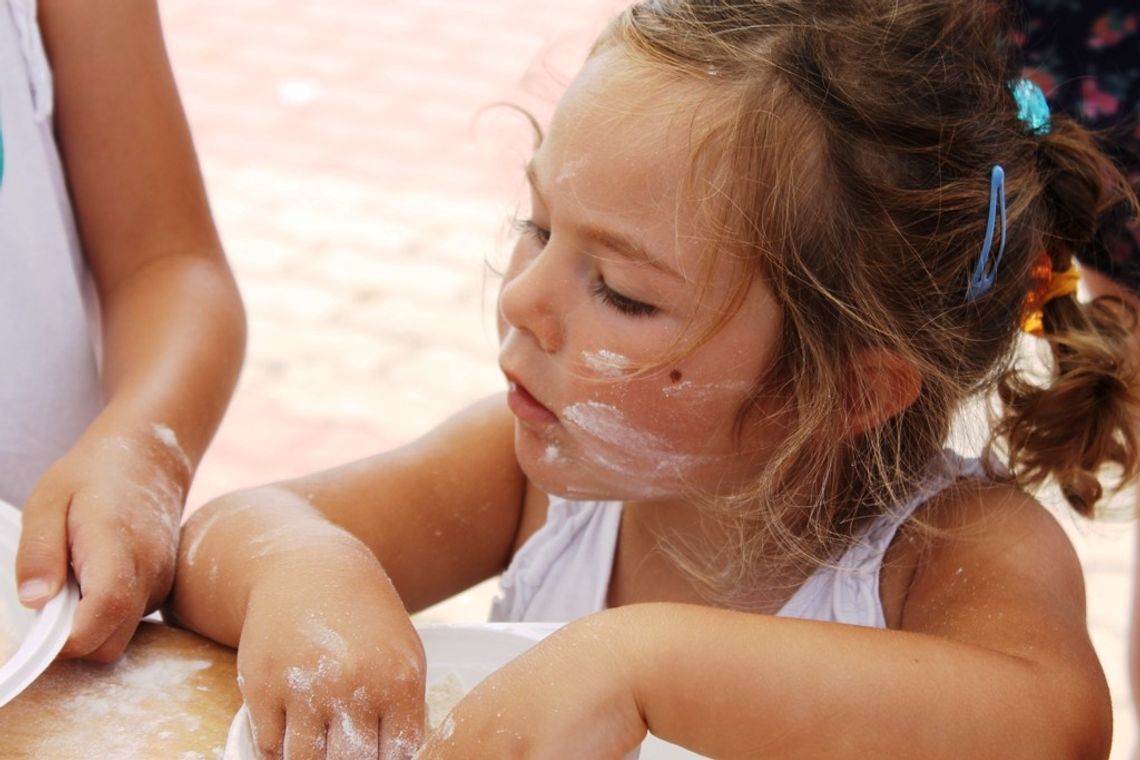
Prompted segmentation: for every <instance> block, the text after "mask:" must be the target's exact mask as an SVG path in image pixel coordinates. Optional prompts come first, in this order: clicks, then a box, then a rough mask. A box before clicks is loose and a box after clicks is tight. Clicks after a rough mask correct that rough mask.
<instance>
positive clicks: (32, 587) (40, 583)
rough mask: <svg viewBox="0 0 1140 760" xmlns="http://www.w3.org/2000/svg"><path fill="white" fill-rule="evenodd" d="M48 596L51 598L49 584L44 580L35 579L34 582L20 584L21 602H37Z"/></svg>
mask: <svg viewBox="0 0 1140 760" xmlns="http://www.w3.org/2000/svg"><path fill="white" fill-rule="evenodd" d="M49 596H51V584H50V583H48V582H47V581H45V580H40V579H39V578H36V579H35V580H30V581H24V582H23V583H21V584H20V601H21V602H24V603H27V602H38V601H40V600H41V599H46V598H47V597H49Z"/></svg>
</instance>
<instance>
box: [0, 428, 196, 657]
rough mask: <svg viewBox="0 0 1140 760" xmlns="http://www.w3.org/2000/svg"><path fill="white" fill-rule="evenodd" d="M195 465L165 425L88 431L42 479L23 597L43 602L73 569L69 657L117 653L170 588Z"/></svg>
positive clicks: (32, 514)
mask: <svg viewBox="0 0 1140 760" xmlns="http://www.w3.org/2000/svg"><path fill="white" fill-rule="evenodd" d="M189 479H190V462H189V461H188V460H187V459H186V456H185V455H184V454H183V453H182V451H181V449H180V448H178V445H177V442H176V441H175V440H174V437H173V434H172V433H171V432H170V431H169V429H167V428H162V427H159V426H155V428H154V429H153V430H151V431H146V432H142V433H139V434H137V435H133V436H108V437H100V436H85V437H84V438H82V439H80V441H79V442H78V443H76V445H75V446H74V447H73V448H72V449H71V450H70V451H69V452H68V453H67V454H65V455H64V456H63V458H61V459H59V460H58V461H57V462H56V463H55V464H53V465H52V466H51V467H50V468H49V469H48V470H47V472H46V473H44V475H43V477H42V478H41V479H40V481H39V482H38V483H37V484H36V487H35V489H34V490H33V491H32V493H31V495H30V496H29V497H28V501H27V503H26V504H25V505H24V511H23V530H22V533H21V535H20V546H19V550H18V552H17V556H16V577H17V580H18V586H19V594H20V600H21V601H22V602H23V603H24V604H25V605H27V606H29V607H33V608H40V607H43V605H45V604H47V602H48V601H49V600H50V599H51V598H52V597H54V596H55V595H56V593H58V592H59V590H60V588H62V586H63V584H64V583H65V582H66V580H67V573H68V568H69V567H70V568H71V570H72V571H74V573H75V578H76V581H77V582H78V583H79V590H80V594H81V599H80V602H79V606H78V608H77V609H76V612H75V624H74V627H73V629H72V632H71V636H70V638H69V639H68V640H67V643H66V644H65V645H64V648H63V651H62V655H63V656H65V657H88V658H90V659H93V660H99V661H104V662H105V661H110V660H113V659H115V658H116V657H118V656H119V655H120V654H121V653H122V651H123V649H124V648H125V647H126V645H127V643H128V642H129V641H130V640H131V636H133V635H134V632H135V629H136V628H137V627H138V623H139V619H140V618H141V617H142V616H143V615H145V614H146V613H148V612H150V611H151V610H154V609H155V608H157V606H158V605H159V603H161V601H162V600H163V598H165V597H166V595H167V594H168V593H169V592H170V587H171V583H172V581H173V578H174V565H175V560H176V557H177V549H178V525H179V521H180V518H181V515H182V505H183V501H184V499H185V495H186V494H185V488H186V484H187V483H188V482H189Z"/></svg>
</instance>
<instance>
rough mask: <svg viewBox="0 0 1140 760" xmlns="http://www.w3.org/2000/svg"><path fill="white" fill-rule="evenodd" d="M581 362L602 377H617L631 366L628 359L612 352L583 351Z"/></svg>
mask: <svg viewBox="0 0 1140 760" xmlns="http://www.w3.org/2000/svg"><path fill="white" fill-rule="evenodd" d="M582 361H583V362H584V363H585V365H586V366H587V367H589V368H590V369H592V370H593V371H594V372H596V373H598V374H599V375H601V376H603V377H619V376H621V375H622V374H624V373H625V372H626V371H627V370H629V368H630V367H631V366H632V365H631V364H630V361H629V359H628V358H626V357H624V356H622V355H621V354H619V353H615V352H613V351H605V350H602V351H583V352H582Z"/></svg>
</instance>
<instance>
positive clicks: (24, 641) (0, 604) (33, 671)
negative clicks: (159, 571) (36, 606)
mask: <svg viewBox="0 0 1140 760" xmlns="http://www.w3.org/2000/svg"><path fill="white" fill-rule="evenodd" d="M19 541H20V513H19V511H18V510H17V509H16V508H15V507H13V506H12V505H10V504H7V503H5V502H3V501H0V638H3V639H7V638H8V637H12V639H13V640H14V642H18V645H17V647H16V650H15V652H13V653H12V654H11V656H10V657H9V658H8V659H7V660H6V661H5V662H3V663H0V707H2V706H3V705H5V704H7V703H8V702H9V701H11V700H12V699H13V698H14V697H15V696H16V695H17V694H19V693H20V692H22V691H23V690H24V689H26V688H27V687H28V685H29V684H31V683H32V681H34V680H36V677H37V676H39V674H40V673H43V672H44V671H45V670H47V667H48V666H49V665H51V663H52V661H53V660H54V659H55V656H56V655H57V654H59V650H60V649H62V648H63V644H64V642H66V641H67V637H68V636H69V635H71V624H72V620H73V619H74V617H75V605H77V604H78V603H79V590H78V589H77V588H76V587H75V583H74V582H72V581H70V580H69V581H68V582H67V584H66V585H65V586H64V588H63V589H62V590H61V591H60V592H59V593H58V594H56V595H55V598H54V599H52V600H51V601H50V602H48V603H47V604H46V605H44V607H43V608H42V609H40V610H30V609H28V608H27V607H24V606H23V605H22V604H20V599H19V597H18V596H17V594H16V548H17V546H19ZM6 648H7V647H5V649H6Z"/></svg>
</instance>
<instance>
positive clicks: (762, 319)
mask: <svg viewBox="0 0 1140 760" xmlns="http://www.w3.org/2000/svg"><path fill="white" fill-rule="evenodd" d="M692 88H693V89H691V90H689V91H686V90H685V89H683V88H682V87H680V86H672V87H669V88H668V89H667V88H666V87H665V86H663V85H662V83H661V82H660V81H647V80H646V75H645V73H644V71H643V70H641V69H638V68H635V67H633V66H631V65H630V63H629V61H628V60H627V59H626V58H624V57H623V55H622V54H621V53H620V52H619V51H607V52H604V53H601V54H599V55H597V56H595V57H594V58H593V59H591V61H590V62H589V63H588V64H587V65H586V67H585V68H584V69H583V71H582V73H581V74H580V75H579V76H578V77H577V79H576V80H575V81H574V82H573V83H572V84H571V86H570V88H569V90H568V91H567V92H566V94H565V96H564V97H563V98H562V101H561V102H560V104H559V106H558V109H557V111H556V113H555V115H554V118H553V121H552V123H551V126H550V130H549V133H548V134H547V135H546V138H545V139H544V141H543V143H542V146H541V147H540V148H539V150H538V151H537V152H536V153H535V155H534V158H533V160H532V161H531V164H530V166H529V167H528V172H527V175H528V178H529V181H530V186H531V199H532V212H531V213H532V216H531V218H530V220H528V221H526V222H523V223H522V227H523V230H522V235H521V237H520V239H519V241H518V243H517V244H516V246H515V248H514V251H513V253H512V255H511V260H510V264H509V266H508V268H507V271H506V274H505V277H504V281H503V285H502V289H501V291H500V296H499V309H500V314H501V317H502V325H503V335H502V342H501V349H500V359H499V363H500V365H501V367H502V370H503V372H504V373H505V374H506V376H507V380H508V382H509V384H510V386H509V387H510V390H509V395H508V403H509V405H510V408H511V410H512V411H513V412H514V414H515V417H516V425H515V448H516V452H517V455H518V459H519V462H520V464H521V466H522V468H523V471H524V472H525V473H526V474H527V476H528V478H529V479H530V480H531V482H532V483H534V484H535V485H536V486H537V487H539V488H541V489H542V490H544V491H546V492H547V493H553V494H557V495H561V496H566V497H570V498H578V499H582V498H596V499H620V500H659V499H667V498H671V497H674V496H680V495H682V494H684V493H686V492H687V491H688V490H689V489H692V488H697V489H700V490H703V491H714V490H718V489H723V487H725V486H732V485H734V484H738V483H740V482H741V481H742V480H744V479H745V478H746V477H748V476H749V475H751V474H754V473H755V472H756V471H757V470H758V468H759V463H762V462H763V458H764V456H765V451H769V450H770V449H771V446H772V445H774V442H775V441H776V440H777V430H776V429H775V426H774V425H773V424H770V423H769V424H766V422H765V418H766V417H767V415H764V414H750V415H749V416H748V418H747V421H746V424H745V427H744V428H743V430H742V431H737V429H736V426H735V425H736V421H737V416H738V413H739V411H740V409H741V407H742V405H743V404H744V402H745V400H746V398H747V397H748V395H749V392H750V391H751V390H752V389H753V388H754V387H755V384H756V382H757V380H758V379H759V378H760V377H761V375H762V374H763V372H764V370H765V369H766V368H767V367H768V365H769V363H770V361H771V355H772V353H773V349H774V346H775V344H776V340H777V335H778V333H779V329H780V316H781V315H780V310H779V308H778V306H777V304H776V302H775V300H774V298H773V296H772V294H771V292H770V290H769V289H768V288H767V286H766V285H765V283H764V282H763V281H762V278H759V277H757V278H754V280H753V282H752V284H751V286H750V287H749V289H748V290H747V292H746V295H745V297H744V300H743V302H742V303H741V305H740V307H739V308H738V309H737V310H736V311H735V312H734V313H733V315H732V316H731V317H730V318H729V319H728V320H727V322H725V323H724V325H723V327H722V328H721V329H720V330H718V331H717V332H716V333H715V334H714V335H713V336H712V337H711V338H709V339H707V340H706V341H705V342H703V343H702V344H701V345H700V346H699V348H697V349H696V350H694V351H691V352H688V353H686V355H685V356H684V357H683V358H681V359H679V360H677V361H675V362H672V363H669V364H666V365H664V366H662V367H660V368H659V369H655V370H653V371H652V372H649V373H644V374H639V375H637V376H634V377H630V376H628V371H629V370H633V369H638V368H641V367H645V366H648V365H654V366H656V365H657V364H658V362H659V361H660V360H661V359H662V358H663V357H665V356H667V355H669V354H670V353H671V352H675V351H676V350H677V348H678V347H679V346H683V345H685V343H684V341H685V340H691V339H692V338H693V337H694V336H695V335H700V334H701V331H702V328H705V327H707V326H709V325H710V324H712V323H714V322H715V320H717V319H718V318H720V315H721V313H722V309H723V308H724V305H725V301H726V300H727V299H728V298H729V296H730V295H731V294H732V293H733V292H734V284H735V282H737V280H735V279H734V278H739V277H741V276H742V274H741V269H740V267H739V265H735V266H734V265H733V264H731V263H727V262H725V261H723V260H721V261H712V262H709V261H708V260H707V258H706V251H705V244H704V240H705V239H706V236H705V235H704V234H703V232H702V230H701V229H700V228H699V226H698V224H697V215H696V214H694V213H693V210H694V208H696V204H698V203H700V202H702V201H704V200H705V199H698V198H690V197H683V196H682V195H680V194H679V193H680V188H681V187H682V184H683V180H684V178H685V173H686V171H687V167H688V165H689V162H690V160H691V152H690V146H689V144H688V142H687V138H688V137H689V133H688V130H687V128H686V127H687V126H688V125H690V124H691V123H692V119H694V118H696V117H697V115H698V114H697V111H696V107H695V103H696V102H697V98H696V97H694V96H695V95H696V94H697V92H696V88H697V85H692ZM687 104H688V105H687ZM700 190H703V188H698V191H700ZM706 195H707V196H708V201H706V202H722V199H720V198H717V197H715V196H714V194H713V193H712V192H711V191H710V192H708V193H706ZM723 258H729V257H727V256H726V257H723ZM702 287H703V288H704V291H703V292H704V296H703V297H702V296H701V293H702ZM774 402H775V400H773V403H774ZM738 432H739V434H738Z"/></svg>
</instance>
